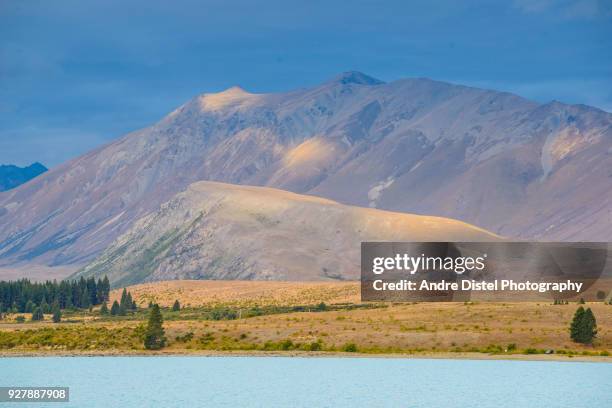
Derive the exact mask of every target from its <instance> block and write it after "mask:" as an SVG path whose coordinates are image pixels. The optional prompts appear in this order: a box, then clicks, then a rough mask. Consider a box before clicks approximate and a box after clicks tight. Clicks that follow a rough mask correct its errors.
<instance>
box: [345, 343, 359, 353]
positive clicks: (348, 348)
mask: <svg viewBox="0 0 612 408" xmlns="http://www.w3.org/2000/svg"><path fill="white" fill-rule="evenodd" d="M342 351H344V352H347V353H356V352H357V346H356V345H355V343H346V344H345V345H344V346H343V347H342Z"/></svg>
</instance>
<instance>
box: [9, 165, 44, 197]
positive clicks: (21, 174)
mask: <svg viewBox="0 0 612 408" xmlns="http://www.w3.org/2000/svg"><path fill="white" fill-rule="evenodd" d="M45 171H47V168H46V167H45V166H43V165H42V164H40V163H38V162H37V163H33V164H31V165H29V166H27V167H18V166H14V165H11V164H8V165H0V192H2V191H7V190H10V189H13V188H15V187H18V186H20V185H22V184H23V183H27V182H28V181H30V180H32V179H33V178H34V177H37V176H39V175H41V174H42V173H44V172H45Z"/></svg>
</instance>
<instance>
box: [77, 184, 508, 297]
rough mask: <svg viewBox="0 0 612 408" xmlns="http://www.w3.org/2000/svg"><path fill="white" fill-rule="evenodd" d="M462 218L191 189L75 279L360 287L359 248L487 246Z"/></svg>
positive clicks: (268, 193)
mask: <svg viewBox="0 0 612 408" xmlns="http://www.w3.org/2000/svg"><path fill="white" fill-rule="evenodd" d="M496 239H498V237H496V236H495V235H492V234H490V233H488V232H486V231H484V230H482V229H480V228H477V227H474V226H471V225H469V224H465V223H463V222H460V221H455V220H450V219H446V218H439V217H428V216H419V215H412V214H402V213H393V212H388V211H382V210H376V209H370V208H361V207H352V206H346V205H342V204H339V203H337V202H334V201H330V200H327V199H323V198H319V197H314V196H307V195H299V194H294V193H290V192H287V191H283V190H276V189H271V188H265V187H250V186H237V185H232V184H223V183H216V182H198V183H194V184H192V185H190V186H189V188H188V189H187V190H186V191H185V192H182V193H179V194H177V195H176V196H175V197H174V198H172V199H171V200H170V201H169V202H167V203H165V204H163V205H162V206H161V208H160V209H159V210H158V211H156V212H154V213H153V214H151V215H148V216H146V217H144V218H143V219H141V220H139V221H138V222H136V223H135V224H134V226H133V227H132V228H131V229H130V230H129V231H128V232H127V233H125V234H124V235H122V236H121V237H120V238H119V239H118V240H117V241H116V242H114V243H113V244H112V245H111V246H110V247H109V248H108V250H106V251H105V252H104V253H103V254H102V255H101V256H100V257H99V258H98V259H96V260H95V261H93V262H92V263H90V264H89V265H88V266H87V267H85V268H84V269H83V270H82V271H80V272H79V273H77V274H76V275H75V277H78V276H85V277H88V276H91V275H93V276H103V275H108V276H109V278H110V279H111V281H112V282H113V284H114V285H115V286H122V285H129V284H134V283H140V282H150V281H156V280H171V279H239V280H301V281H305V280H343V279H351V280H358V279H359V274H360V272H359V271H360V267H359V265H360V243H361V242H362V241H409V240H416V241H444V240H467V241H490V240H496Z"/></svg>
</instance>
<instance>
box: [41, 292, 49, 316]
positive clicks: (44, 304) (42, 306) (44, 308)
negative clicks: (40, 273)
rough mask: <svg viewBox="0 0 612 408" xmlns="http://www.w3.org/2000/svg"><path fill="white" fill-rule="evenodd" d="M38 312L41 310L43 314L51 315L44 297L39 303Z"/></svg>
mask: <svg viewBox="0 0 612 408" xmlns="http://www.w3.org/2000/svg"><path fill="white" fill-rule="evenodd" d="M40 310H42V312H43V313H51V306H49V304H48V303H47V299H45V298H44V296H43V298H42V300H41V301H40Z"/></svg>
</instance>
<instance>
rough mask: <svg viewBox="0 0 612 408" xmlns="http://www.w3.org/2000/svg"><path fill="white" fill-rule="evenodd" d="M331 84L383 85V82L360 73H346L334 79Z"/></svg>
mask: <svg viewBox="0 0 612 408" xmlns="http://www.w3.org/2000/svg"><path fill="white" fill-rule="evenodd" d="M330 82H333V83H338V84H343V85H346V84H357V85H381V84H384V82H383V81H381V80H379V79H376V78H374V77H371V76H369V75H366V74H364V73H363V72H359V71H346V72H343V73H341V74H340V75H337V76H336V77H334V78H333V79H332V80H331V81H330Z"/></svg>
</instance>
